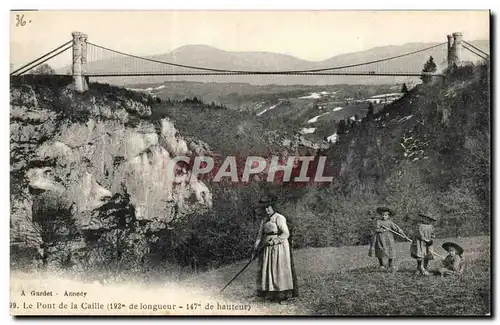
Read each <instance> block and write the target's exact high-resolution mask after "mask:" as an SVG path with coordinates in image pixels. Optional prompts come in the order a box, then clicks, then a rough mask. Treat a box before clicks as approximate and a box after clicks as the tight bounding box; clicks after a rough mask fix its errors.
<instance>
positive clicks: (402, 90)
mask: <svg viewBox="0 0 500 325" xmlns="http://www.w3.org/2000/svg"><path fill="white" fill-rule="evenodd" d="M401 92H402V93H403V94H406V93H407V92H408V87H406V83H403V87H401Z"/></svg>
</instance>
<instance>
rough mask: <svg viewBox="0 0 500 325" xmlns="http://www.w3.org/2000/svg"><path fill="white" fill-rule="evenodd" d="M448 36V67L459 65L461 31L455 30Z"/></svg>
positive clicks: (460, 58)
mask: <svg viewBox="0 0 500 325" xmlns="http://www.w3.org/2000/svg"><path fill="white" fill-rule="evenodd" d="M447 37H448V68H450V69H451V68H452V67H453V66H454V65H456V66H459V65H460V62H461V60H462V33H460V32H456V33H453V34H452V35H447Z"/></svg>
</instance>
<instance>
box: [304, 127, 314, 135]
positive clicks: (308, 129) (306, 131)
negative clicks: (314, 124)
mask: <svg viewBox="0 0 500 325" xmlns="http://www.w3.org/2000/svg"><path fill="white" fill-rule="evenodd" d="M314 131H316V128H303V129H302V130H300V133H301V134H310V133H314Z"/></svg>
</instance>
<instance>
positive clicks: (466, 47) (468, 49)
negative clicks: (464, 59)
mask: <svg viewBox="0 0 500 325" xmlns="http://www.w3.org/2000/svg"><path fill="white" fill-rule="evenodd" d="M462 47H463V48H464V49H466V50H467V51H469V52H471V53H472V54H475V55H477V56H478V57H480V58H481V59H483V60H486V61H487V60H488V57H485V56H484V55H481V54H479V53H477V52H476V51H474V50H472V49H471V48H469V47H468V46H467V45H462Z"/></svg>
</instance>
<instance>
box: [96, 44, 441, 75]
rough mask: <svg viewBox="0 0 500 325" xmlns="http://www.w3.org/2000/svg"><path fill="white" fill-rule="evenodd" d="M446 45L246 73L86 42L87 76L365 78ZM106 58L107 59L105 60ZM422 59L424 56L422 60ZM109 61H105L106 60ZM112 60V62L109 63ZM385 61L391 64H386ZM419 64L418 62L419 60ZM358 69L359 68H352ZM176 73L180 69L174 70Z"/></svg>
mask: <svg viewBox="0 0 500 325" xmlns="http://www.w3.org/2000/svg"><path fill="white" fill-rule="evenodd" d="M445 44H447V43H446V42H444V43H440V44H435V45H433V46H430V47H427V48H424V49H418V50H415V51H412V52H408V53H404V54H400V55H396V56H391V57H386V58H383V59H378V60H373V61H369V62H361V63H355V64H349V65H342V66H334V67H325V68H317V69H304V70H277V71H249V70H234V69H219V68H210V67H200V66H195V65H186V64H178V63H173V62H167V61H162V60H157V59H154V58H146V57H141V56H138V55H133V54H128V53H124V52H121V51H116V50H113V49H110V48H107V47H104V46H101V45H97V44H93V43H90V42H87V45H88V51H89V52H88V58H89V60H88V61H87V63H88V72H87V75H88V76H113V75H117V74H118V75H124V74H127V75H139V74H142V75H174V74H179V75H182V74H184V73H188V72H193V70H195V71H196V70H198V71H205V72H212V73H230V74H247V75H251V74H255V75H266V74H267V75H286V74H302V73H321V72H329V71H338V70H342V72H341V73H339V75H341V74H344V73H357V74H361V73H364V75H370V74H377V73H390V72H391V71H394V70H395V69H390V67H391V66H393V64H392V63H393V62H394V60H397V59H402V60H405V59H406V60H407V61H406V62H407V63H408V64H409V62H411V61H415V60H411V59H410V58H409V56H411V55H417V54H420V55H423V54H424V52H425V51H430V50H433V49H435V48H437V47H440V46H443V45H445ZM443 50H444V51H443V55H444V56H443V57H444V58H445V57H446V47H443ZM106 56H107V58H106ZM422 58H423V59H424V57H422ZM106 59H108V60H106ZM109 59H111V62H110V61H109ZM427 59H428V57H425V60H422V62H421V63H420V62H419V63H418V64H419V67H412V68H414V69H413V71H412V72H416V71H421V69H422V66H423V64H424V63H425V61H426V60H427ZM104 60H106V61H107V63H106V66H103V63H104ZM387 61H392V62H390V63H391V64H388V63H387ZM419 61H420V60H419ZM110 63H111V66H114V67H115V68H117V69H118V71H117V72H116V73H112V72H111V71H105V69H109V64H110ZM408 64H401V63H400V64H398V65H399V66H400V67H404V69H405V70H406V71H405V73H410V72H408ZM173 68H180V69H181V71H174V70H173ZM355 68H360V69H355ZM177 70H179V69H177Z"/></svg>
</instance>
